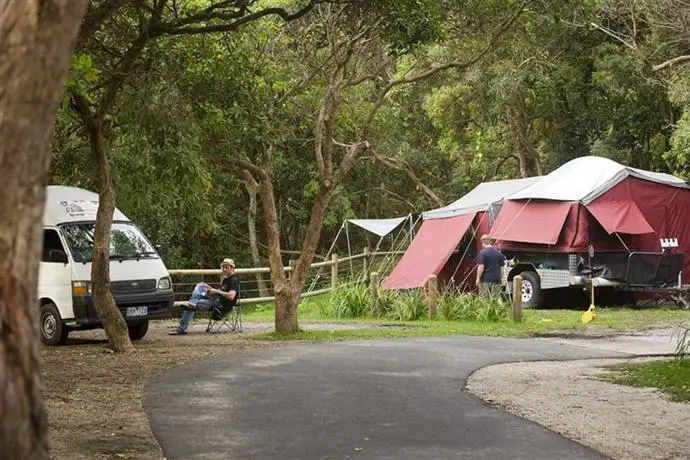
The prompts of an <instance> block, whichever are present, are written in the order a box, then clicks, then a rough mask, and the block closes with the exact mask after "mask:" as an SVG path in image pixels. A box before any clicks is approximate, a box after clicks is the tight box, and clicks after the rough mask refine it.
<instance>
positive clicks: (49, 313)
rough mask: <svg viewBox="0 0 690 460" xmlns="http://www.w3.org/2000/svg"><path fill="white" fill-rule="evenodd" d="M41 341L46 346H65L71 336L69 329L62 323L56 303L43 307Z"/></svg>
mask: <svg viewBox="0 0 690 460" xmlns="http://www.w3.org/2000/svg"><path fill="white" fill-rule="evenodd" d="M39 325H40V329H41V341H43V343H44V344H46V345H51V346H57V345H63V344H64V343H65V342H66V341H67V337H68V336H69V328H68V327H67V326H65V325H64V324H63V323H62V318H60V312H59V311H58V309H57V307H56V306H55V304H54V303H46V304H44V305H41V310H40V323H39Z"/></svg>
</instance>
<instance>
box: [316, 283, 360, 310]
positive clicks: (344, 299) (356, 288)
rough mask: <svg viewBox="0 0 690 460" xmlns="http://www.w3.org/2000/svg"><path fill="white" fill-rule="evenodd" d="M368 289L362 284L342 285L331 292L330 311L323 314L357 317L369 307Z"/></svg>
mask: <svg viewBox="0 0 690 460" xmlns="http://www.w3.org/2000/svg"><path fill="white" fill-rule="evenodd" d="M369 303H370V298H369V290H368V289H367V287H366V286H365V285H363V284H350V285H342V286H340V287H338V288H337V289H336V290H334V291H333V292H332V293H331V302H330V312H329V311H322V313H324V316H334V317H336V318H359V317H361V316H363V315H364V313H365V312H366V311H367V308H368V307H369Z"/></svg>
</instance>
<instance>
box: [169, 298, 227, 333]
mask: <svg viewBox="0 0 690 460" xmlns="http://www.w3.org/2000/svg"><path fill="white" fill-rule="evenodd" d="M218 302H219V299H218V298H217V297H213V298H211V297H204V298H203V299H201V300H199V302H197V304H196V309H197V310H202V311H209V310H210V309H211V308H213V307H214V306H216V305H218ZM194 313H196V310H182V317H181V318H180V325H179V326H177V331H178V332H187V329H189V326H190V325H191V323H192V320H193V319H194Z"/></svg>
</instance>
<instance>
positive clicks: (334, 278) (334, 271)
mask: <svg viewBox="0 0 690 460" xmlns="http://www.w3.org/2000/svg"><path fill="white" fill-rule="evenodd" d="M404 253H405V251H382V252H370V251H369V250H365V251H364V252H363V253H361V254H355V255H352V256H348V257H343V258H338V255H337V254H333V255H332V258H331V260H326V261H324V262H315V263H313V264H311V265H310V266H309V267H310V268H312V269H313V268H322V267H331V286H330V287H327V288H323V289H317V290H314V291H310V292H303V293H302V294H301V295H300V298H302V299H304V298H307V297H313V296H317V295H321V294H326V293H328V292H331V291H332V290H333V289H334V288H335V287H336V286H337V285H338V272H339V266H341V265H342V264H343V263H344V262H350V261H353V260H358V259H364V272H365V278H364V279H367V278H368V274H367V273H368V270H369V266H370V263H369V259H370V258H372V257H380V256H391V255H402V254H404ZM292 265H293V264H290V265H288V266H287V267H283V271H284V272H285V273H290V272H292V270H293V266H292ZM270 272H271V269H270V268H269V267H254V268H237V269H235V273H237V274H238V275H255V274H257V273H270ZM168 273H169V274H170V276H185V275H192V276H194V275H197V276H200V275H220V274H221V270H220V268H217V269H213V268H212V269H208V268H200V269H188V268H174V269H171V270H168ZM173 284H174V283H173ZM271 302H275V297H274V296H267V297H249V298H243V299H242V305H254V304H260V303H271ZM185 303H186V301H178V302H175V305H177V306H180V305H183V304H185Z"/></svg>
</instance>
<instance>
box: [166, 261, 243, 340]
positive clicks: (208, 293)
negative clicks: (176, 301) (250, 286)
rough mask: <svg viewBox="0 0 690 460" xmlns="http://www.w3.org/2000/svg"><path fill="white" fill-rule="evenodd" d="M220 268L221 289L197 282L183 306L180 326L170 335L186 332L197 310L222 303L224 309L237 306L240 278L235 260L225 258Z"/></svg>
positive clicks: (208, 308)
mask: <svg viewBox="0 0 690 460" xmlns="http://www.w3.org/2000/svg"><path fill="white" fill-rule="evenodd" d="M220 268H221V270H222V272H223V275H222V276H223V278H222V281H221V282H220V289H214V288H212V287H211V286H209V285H208V284H206V283H199V284H197V287H196V288H195V289H194V293H192V298H191V299H190V301H189V302H188V303H187V305H186V306H184V307H182V310H183V311H182V317H181V318H180V324H179V326H177V329H175V330H174V331H172V332H170V335H180V334H186V333H187V330H188V329H189V326H190V325H191V323H192V320H193V319H194V313H195V312H196V311H197V310H211V309H212V308H213V307H215V306H216V305H219V304H220V306H221V307H223V309H225V310H226V311H230V310H232V308H233V307H234V306H235V303H237V293H238V292H239V291H240V278H239V277H238V276H237V274H236V273H235V262H234V261H233V260H232V259H224V260H223V263H221V264H220ZM204 290H205V293H204Z"/></svg>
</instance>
